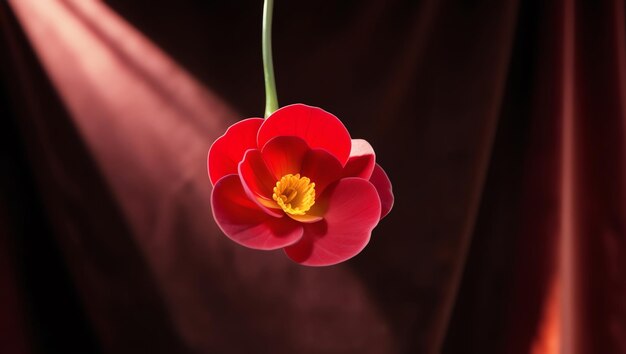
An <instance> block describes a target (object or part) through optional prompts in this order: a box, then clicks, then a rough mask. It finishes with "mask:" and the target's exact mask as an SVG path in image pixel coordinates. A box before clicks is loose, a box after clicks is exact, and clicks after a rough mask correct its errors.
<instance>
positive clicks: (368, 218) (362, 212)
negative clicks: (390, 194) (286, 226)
mask: <svg viewBox="0 0 626 354" xmlns="http://www.w3.org/2000/svg"><path fill="white" fill-rule="evenodd" d="M324 208H325V212H326V213H325V215H324V220H322V221H320V222H317V223H313V224H302V225H303V226H304V236H303V237H302V239H301V240H300V241H299V242H298V243H295V244H293V245H291V246H288V247H286V248H285V253H286V254H287V256H288V257H289V258H291V259H292V260H293V261H295V262H297V263H300V264H304V265H309V266H327V265H332V264H337V263H339V262H343V261H345V260H348V259H350V258H352V257H354V256H355V255H357V254H358V253H359V252H361V250H363V248H364V247H365V246H366V245H367V243H368V242H369V239H370V235H371V233H372V230H373V229H374V227H375V226H376V224H377V223H378V220H379V219H380V200H379V198H378V193H377V192H376V188H374V186H373V185H372V184H371V183H370V182H368V181H366V180H364V179H362V178H354V177H348V178H344V179H341V180H339V181H338V182H337V183H335V184H333V185H331V186H329V187H328V190H327V192H326V198H325V206H324Z"/></svg>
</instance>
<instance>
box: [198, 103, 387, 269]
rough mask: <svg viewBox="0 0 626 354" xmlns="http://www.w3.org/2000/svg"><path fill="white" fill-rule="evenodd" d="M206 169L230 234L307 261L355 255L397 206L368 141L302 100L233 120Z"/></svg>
mask: <svg viewBox="0 0 626 354" xmlns="http://www.w3.org/2000/svg"><path fill="white" fill-rule="evenodd" d="M208 171H209V178H210V179H211V183H212V184H213V192H212V195H211V205H212V209H213V216H214V218H215V221H216V222H217V225H218V226H219V227H220V229H221V230H222V231H223V232H224V234H226V236H228V237H229V238H230V239H232V240H233V241H235V242H237V243H239V244H241V245H243V246H246V247H249V248H254V249H260V250H274V249H279V248H283V249H284V251H285V253H286V254H287V256H288V257H289V258H291V259H292V260H293V261H295V262H297V263H300V264H304V265H309V266H325V265H332V264H336V263H339V262H343V261H345V260H347V259H349V258H352V257H353V256H355V255H356V254H358V253H359V252H360V251H361V250H362V249H363V248H364V247H365V246H366V245H367V243H368V242H369V239H370V235H371V232H372V230H373V229H374V227H375V226H376V225H377V224H378V222H379V221H380V219H381V218H383V217H384V216H385V215H387V213H389V211H390V210H391V207H392V205H393V194H392V191H391V183H390V182H389V179H388V178H387V175H386V174H385V172H384V171H383V169H382V168H381V167H380V166H379V165H378V164H376V161H375V154H374V150H373V149H372V147H371V146H370V144H369V143H367V142H366V141H365V140H361V139H351V138H350V134H349V133H348V131H347V130H346V128H345V127H344V125H343V124H342V123H341V121H340V120H339V119H337V117H335V116H334V115H332V114H330V113H328V112H326V111H324V110H322V109H320V108H317V107H311V106H306V105H303V104H294V105H291V106H286V107H283V108H281V109H279V110H277V111H276V112H274V113H273V114H271V115H270V116H269V117H268V118H267V119H261V118H249V119H245V120H242V121H240V122H238V123H235V124H233V125H232V126H231V127H230V128H229V129H228V130H227V131H226V133H225V134H224V135H223V136H221V137H220V138H218V139H217V140H216V141H215V142H214V143H213V145H212V146H211V149H210V150H209V156H208Z"/></svg>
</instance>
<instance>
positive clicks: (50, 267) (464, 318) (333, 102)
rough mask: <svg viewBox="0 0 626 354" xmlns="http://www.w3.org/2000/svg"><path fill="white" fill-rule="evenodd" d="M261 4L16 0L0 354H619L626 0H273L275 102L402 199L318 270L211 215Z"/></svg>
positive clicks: (6, 94) (2, 185)
mask: <svg viewBox="0 0 626 354" xmlns="http://www.w3.org/2000/svg"><path fill="white" fill-rule="evenodd" d="M261 8H262V2H261V1H231V2H226V1H200V0H184V1H176V2H174V1H153V2H150V3H149V4H148V3H144V2H129V1H123V0H106V1H102V2H100V1H92V0H85V1H82V0H39V1H38V0H10V1H8V2H1V3H0V27H1V28H2V37H1V42H0V50H1V55H0V60H1V62H0V65H1V67H2V71H1V73H2V81H1V82H0V84H1V85H0V90H2V92H1V94H0V99H1V100H2V101H1V102H2V104H1V105H0V108H1V113H0V117H1V118H0V119H1V120H0V146H1V148H0V158H1V160H0V162H1V165H2V169H1V173H0V353H16V354H17V353H440V352H443V353H481V354H483V353H533V354H535V353H536V354H539V353H609V354H610V353H626V300H625V299H626V275H625V274H626V273H625V270H626V257H625V256H626V139H625V137H626V20H625V18H626V17H625V11H626V10H625V7H624V1H619V0H602V1H583V0H558V1H532V0H529V1H526V0H519V1H431V0H424V1H409V0H407V1H401V0H392V1H382V0H368V1H314V2H302V1H277V3H276V9H275V22H274V57H275V65H276V70H277V84H278V94H279V100H280V103H281V104H282V105H286V104H289V103H296V102H302V103H306V104H310V105H316V106H320V107H323V108H324V109H326V110H328V111H330V112H333V113H334V114H336V115H337V116H339V117H340V118H341V119H342V120H343V121H344V122H345V124H346V126H347V127H348V128H349V129H350V131H351V134H352V136H353V137H360V138H365V139H367V140H368V141H370V142H371V143H372V145H373V146H374V148H375V149H376V152H377V159H378V161H379V163H381V164H382V165H383V166H384V168H385V169H386V170H387V171H388V173H389V175H390V178H391V181H392V183H393V187H394V193H395V197H396V204H395V206H394V209H393V210H392V212H391V214H390V215H389V216H388V217H387V218H385V219H384V220H383V221H382V222H381V224H380V225H379V226H378V227H377V228H376V229H375V231H374V234H373V237H372V241H371V242H370V244H369V246H368V247H367V248H366V249H365V250H364V252H362V253H361V254H360V255H359V256H357V257H356V258H354V259H352V260H350V261H349V262H346V263H344V264H341V265H338V266H334V267H329V268H319V269H318V268H306V267H302V266H299V265H296V264H293V263H291V262H290V261H289V260H287V259H286V258H285V257H283V256H282V255H281V254H279V252H267V253H265V252H259V251H253V250H248V249H244V248H242V247H240V246H237V245H235V244H234V243H232V242H231V241H229V240H228V239H226V238H225V237H224V236H223V235H221V234H220V232H219V230H218V229H217V227H216V226H215V224H214V223H213V221H212V217H211V211H210V205H209V196H210V183H209V180H208V177H207V176H206V152H207V150H208V147H209V146H210V144H211V142H212V141H213V140H214V139H215V138H216V137H217V136H219V135H221V134H222V132H223V131H224V129H225V128H226V127H227V126H228V125H229V124H231V123H233V122H235V121H237V120H239V119H243V118H246V117H251V116H259V115H261V114H262V112H263V102H264V93H263V82H262V79H263V77H262V67H261V60H260V15H261Z"/></svg>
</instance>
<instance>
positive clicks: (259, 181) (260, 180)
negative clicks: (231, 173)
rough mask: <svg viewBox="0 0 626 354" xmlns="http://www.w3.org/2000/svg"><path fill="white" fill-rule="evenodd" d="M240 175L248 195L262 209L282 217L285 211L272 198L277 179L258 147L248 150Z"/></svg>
mask: <svg viewBox="0 0 626 354" xmlns="http://www.w3.org/2000/svg"><path fill="white" fill-rule="evenodd" d="M238 172H239V177H240V179H241V184H242V185H243V190H244V191H245V192H246V195H247V196H248V197H249V198H250V200H252V201H253V202H254V203H256V204H257V205H258V206H259V208H261V210H263V211H265V212H266V213H268V214H270V215H272V216H275V217H282V216H284V215H285V213H284V212H283V211H282V209H281V208H280V207H279V206H278V204H276V202H274V200H272V189H273V188H274V186H275V185H276V179H275V178H274V176H273V175H272V173H271V172H270V171H269V170H268V169H267V167H266V166H265V162H264V161H263V157H262V156H261V152H260V151H259V150H257V149H250V150H248V151H246V154H245V155H244V156H243V160H241V162H240V163H239V171H238Z"/></svg>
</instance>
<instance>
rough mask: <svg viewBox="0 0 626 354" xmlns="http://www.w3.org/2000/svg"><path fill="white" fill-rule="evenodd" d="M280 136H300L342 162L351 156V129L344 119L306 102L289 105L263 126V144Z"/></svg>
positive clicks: (260, 134)
mask: <svg viewBox="0 0 626 354" xmlns="http://www.w3.org/2000/svg"><path fill="white" fill-rule="evenodd" d="M277 136H297V137H300V138H302V139H303V140H304V141H306V143H307V144H308V145H309V147H311V148H320V149H324V150H326V151H328V152H329V153H331V154H332V155H334V156H335V158H337V160H339V162H340V163H341V165H342V166H344V165H345V164H346V162H347V161H348V157H349V156H350V148H351V141H350V133H348V130H347V129H346V127H345V126H344V125H343V123H341V121H340V120H339V119H338V118H337V117H335V116H334V115H332V114H330V113H328V112H326V111H324V110H323V109H321V108H317V107H312V106H307V105H304V104H293V105H290V106H285V107H283V108H281V109H279V110H277V111H276V112H274V113H273V114H272V115H270V116H269V117H268V118H267V119H266V120H265V122H263V124H262V125H261V128H259V134H258V136H257V143H258V146H259V147H261V148H262V147H263V146H265V144H266V143H267V142H268V141H269V140H271V139H272V138H274V137H277Z"/></svg>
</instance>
